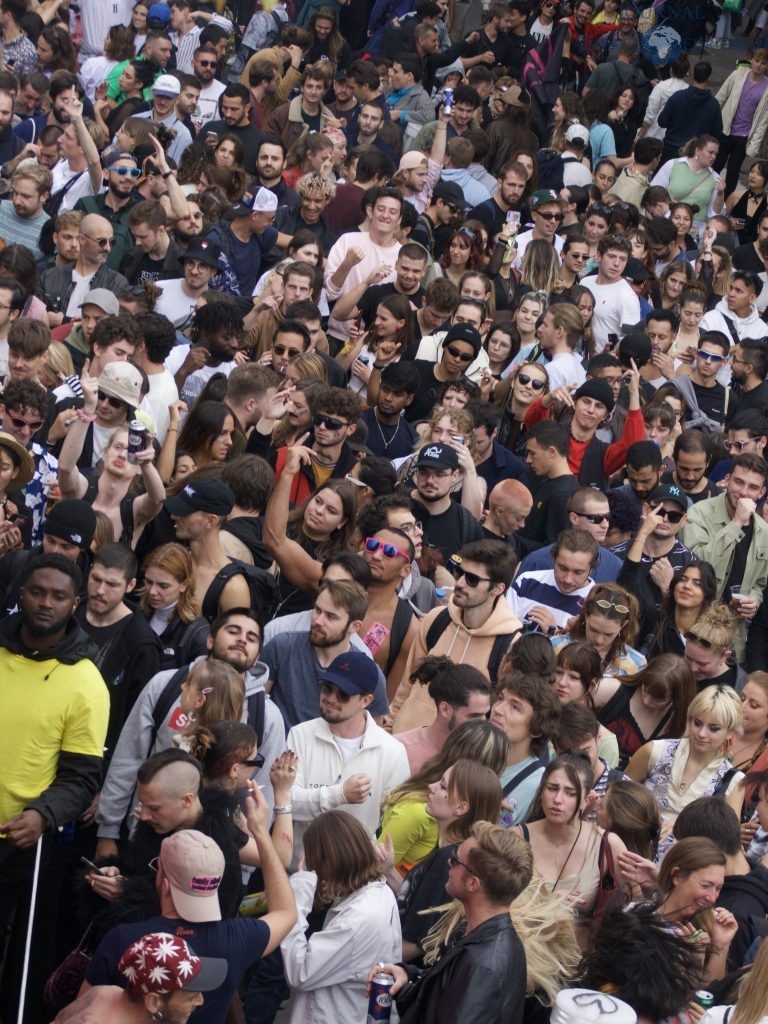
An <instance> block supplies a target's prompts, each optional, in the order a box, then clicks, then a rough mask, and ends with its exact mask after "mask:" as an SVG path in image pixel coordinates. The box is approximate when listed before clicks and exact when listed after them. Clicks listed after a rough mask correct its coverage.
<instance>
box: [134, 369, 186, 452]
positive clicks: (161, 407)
mask: <svg viewBox="0 0 768 1024" xmlns="http://www.w3.org/2000/svg"><path fill="white" fill-rule="evenodd" d="M147 379H148V380H149V391H148V392H147V395H146V397H145V399H144V402H143V403H142V405H144V404H146V405H148V406H149V409H150V411H151V413H152V419H153V421H154V424H155V436H156V437H157V440H158V441H159V443H160V444H162V443H163V441H164V440H165V435H166V434H167V433H168V423H169V420H170V413H169V412H168V406H169V405H173V403H174V402H178V400H179V389H178V388H177V387H176V381H175V380H174V379H173V374H171V373H168V371H167V370H164V371H163V372H162V373H153V374H151V375H149V376H148V378H147Z"/></svg>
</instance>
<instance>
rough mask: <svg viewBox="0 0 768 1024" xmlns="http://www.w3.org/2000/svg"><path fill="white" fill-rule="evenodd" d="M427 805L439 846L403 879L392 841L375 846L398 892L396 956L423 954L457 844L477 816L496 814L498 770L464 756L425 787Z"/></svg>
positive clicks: (479, 818)
mask: <svg viewBox="0 0 768 1024" xmlns="http://www.w3.org/2000/svg"><path fill="white" fill-rule="evenodd" d="M426 807H427V813H428V814H429V815H430V816H431V817H432V818H434V820H435V821H436V822H437V832H438V840H437V847H436V849H434V850H433V852H432V853H431V854H430V855H429V856H428V857H427V858H426V859H424V860H423V861H421V863H420V864H417V865H416V867H414V868H413V870H412V871H410V872H409V873H408V874H407V875H406V877H405V879H403V878H402V876H401V875H400V873H399V872H397V871H395V869H394V867H393V862H392V856H393V854H392V851H393V846H392V842H391V840H389V841H388V842H387V843H386V844H384V846H383V847H381V846H380V847H379V856H380V857H381V860H382V866H383V867H384V868H385V870H386V878H387V882H388V883H389V885H390V886H391V887H392V888H393V889H394V891H395V892H396V893H397V894H398V905H399V908H400V923H401V925H402V929H403V949H402V956H401V958H400V959H401V960H406V961H407V960H416V959H418V958H419V957H420V956H422V954H423V951H424V950H423V942H424V940H425V938H426V936H427V932H428V931H429V930H430V928H431V927H432V925H433V924H434V923H435V920H436V919H437V916H438V915H437V908H439V907H441V905H442V904H444V903H445V902H447V900H446V892H445V885H446V882H447V881H448V869H449V866H450V864H451V859H452V857H453V856H454V855H455V853H456V847H457V846H458V845H459V844H460V843H461V842H463V840H465V839H467V838H468V837H469V835H470V832H471V828H472V826H473V825H474V823H475V822H476V821H494V822H495V821H498V819H499V814H500V813H501V785H500V783H499V778H498V775H496V773H495V772H494V771H492V769H490V768H487V767H486V766H485V765H481V764H476V763H475V762H474V761H470V760H469V759H467V758H463V759H462V760H459V761H456V763H455V764H454V765H453V766H452V767H451V768H448V769H447V770H446V771H445V772H444V773H443V775H442V776H441V778H440V779H439V780H438V781H437V782H435V783H432V784H431V785H430V786H429V787H428V797H427V805H426ZM424 911H426V913H424Z"/></svg>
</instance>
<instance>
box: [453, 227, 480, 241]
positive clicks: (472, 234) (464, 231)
mask: <svg viewBox="0 0 768 1024" xmlns="http://www.w3.org/2000/svg"><path fill="white" fill-rule="evenodd" d="M456 234H457V235H464V237H465V238H468V239H469V240H470V241H471V242H474V241H475V240H476V239H477V232H476V231H473V230H472V228H459V230H458V231H457V232H456Z"/></svg>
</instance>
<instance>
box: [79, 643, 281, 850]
mask: <svg viewBox="0 0 768 1024" xmlns="http://www.w3.org/2000/svg"><path fill="white" fill-rule="evenodd" d="M201 660H202V659H201V658H197V659H196V660H195V661H194V662H192V665H194V664H196V663H197V661H201ZM192 665H190V666H189V667H190V669H191V668H192ZM175 671H176V669H170V670H168V671H167V672H158V673H157V675H156V676H154V677H153V678H152V679H150V680H149V682H148V683H147V685H146V686H145V687H144V689H143V690H142V692H141V694H140V695H139V698H138V700H137V701H136V703H135V704H134V705H133V710H132V711H131V713H130V715H129V716H128V718H127V720H126V723H125V725H124V726H123V730H122V732H121V733H120V738H119V740H118V741H117V746H116V747H115V751H114V755H113V757H112V763H111V764H110V766H109V771H108V772H107V776H106V778H105V779H104V785H103V786H102V790H101V800H100V801H99V809H98V811H97V813H96V822H97V824H98V835H99V838H100V839H118V838H119V836H120V826H121V824H122V822H123V821H124V820H125V819H126V818H127V819H130V816H131V813H132V811H133V808H134V806H135V803H136V801H135V794H134V788H135V785H136V772H137V771H138V769H139V766H140V765H141V764H142V762H143V761H145V760H146V759H147V758H148V757H149V756H150V755H151V754H154V753H157V752H158V751H160V750H168V748H169V747H171V746H172V745H173V739H174V736H175V735H176V732H177V730H176V729H174V728H173V727H172V725H171V723H172V722H174V721H175V720H176V719H177V718H178V715H179V711H180V703H179V701H178V700H177V701H176V703H175V704H174V705H173V707H172V708H171V710H170V711H169V713H168V715H167V717H166V719H165V721H164V722H163V724H162V725H161V726H160V728H159V729H158V731H157V735H156V736H155V737H154V742H153V734H154V731H155V723H154V720H153V718H152V711H153V709H154V707H155V704H156V703H157V701H158V699H159V698H160V695H161V694H162V692H163V690H164V689H165V687H166V684H167V683H168V681H169V680H170V679H171V677H172V676H173V674H174V672H175ZM268 678H269V672H268V669H267V666H266V665H264V664H262V663H261V662H260V661H257V662H256V664H255V665H254V666H253V667H252V668H250V669H249V670H248V672H247V674H246V677H245V707H244V709H243V715H242V721H246V720H247V715H248V711H247V705H248V698H249V697H251V696H253V695H254V694H256V693H259V692H260V691H262V690H263V689H264V684H265V683H266V681H267V679H268ZM180 697H181V688H179V698H180ZM284 750H285V725H284V724H283V718H282V715H281V714H280V712H279V710H278V709H277V706H276V705H275V704H274V702H273V701H272V700H271V699H270V698H269V697H267V699H266V703H265V707H264V736H263V738H262V743H261V745H260V746H259V753H261V754H263V755H264V765H263V767H262V768H259V769H258V771H257V772H256V773H255V775H254V778H255V779H256V780H257V781H258V782H259V783H261V784H262V785H263V787H264V799H265V800H266V801H267V803H269V804H271V803H274V793H273V791H272V783H271V782H270V780H269V769H270V768H271V767H272V762H273V761H274V760H275V758H276V757H278V756H279V755H280V754H282V752H283V751H284Z"/></svg>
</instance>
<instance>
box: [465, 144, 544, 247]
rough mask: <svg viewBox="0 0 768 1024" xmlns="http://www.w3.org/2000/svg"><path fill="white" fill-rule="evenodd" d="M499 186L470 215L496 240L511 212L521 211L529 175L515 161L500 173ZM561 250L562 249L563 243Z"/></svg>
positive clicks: (504, 167) (471, 218)
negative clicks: (492, 194) (494, 192)
mask: <svg viewBox="0 0 768 1024" xmlns="http://www.w3.org/2000/svg"><path fill="white" fill-rule="evenodd" d="M497 185H498V190H497V192H496V194H495V195H494V196H492V197H491V198H490V199H488V200H486V202H484V203H481V204H480V205H479V206H476V207H475V208H474V209H472V210H470V211H469V214H468V216H469V219H470V220H479V221H480V223H481V224H482V225H483V227H484V228H485V229H486V231H487V232H488V237H489V238H495V237H496V235H498V234H499V232H500V231H501V229H502V228H503V226H504V224H505V223H506V219H507V213H508V212H509V210H519V209H520V201H521V200H522V197H523V193H524V192H525V189H526V187H527V185H528V173H527V171H526V169H525V167H524V166H523V165H522V164H519V163H516V162H514V161H513V162H510V163H507V164H504V166H503V167H502V168H501V170H500V171H499V176H498V180H497ZM558 212H559V204H558ZM556 226H557V225H555V227H556ZM550 240H551V238H550ZM555 244H556V243H555ZM560 249H562V241H561V244H560ZM558 252H559V250H558Z"/></svg>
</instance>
